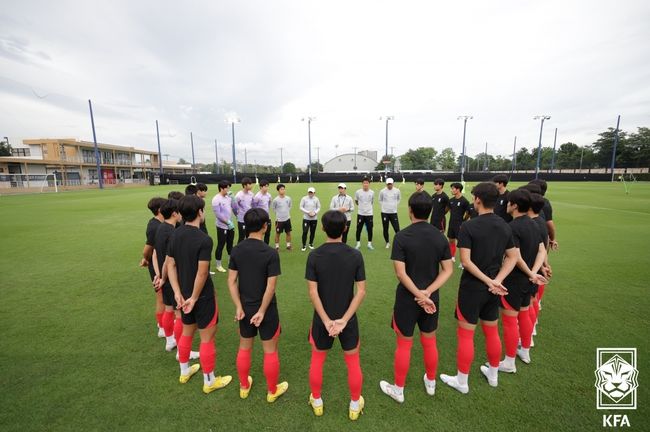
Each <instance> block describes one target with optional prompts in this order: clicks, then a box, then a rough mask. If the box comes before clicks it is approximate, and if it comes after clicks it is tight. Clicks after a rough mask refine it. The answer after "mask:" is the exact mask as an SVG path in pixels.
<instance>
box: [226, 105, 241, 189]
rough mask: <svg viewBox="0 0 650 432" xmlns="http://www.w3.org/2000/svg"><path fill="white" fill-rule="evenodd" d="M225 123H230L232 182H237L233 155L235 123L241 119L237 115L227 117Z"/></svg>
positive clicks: (235, 163) (235, 160) (235, 159)
mask: <svg viewBox="0 0 650 432" xmlns="http://www.w3.org/2000/svg"><path fill="white" fill-rule="evenodd" d="M226 123H230V127H231V130H232V178H233V183H234V184H236V183H237V157H236V156H235V123H241V119H240V118H239V117H235V116H232V117H228V118H227V119H226Z"/></svg>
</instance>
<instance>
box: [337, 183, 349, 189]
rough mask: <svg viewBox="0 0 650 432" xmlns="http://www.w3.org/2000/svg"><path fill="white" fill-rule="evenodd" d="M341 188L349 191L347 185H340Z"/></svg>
mask: <svg viewBox="0 0 650 432" xmlns="http://www.w3.org/2000/svg"><path fill="white" fill-rule="evenodd" d="M339 188H343V189H347V188H348V187H347V186H346V185H345V183H339Z"/></svg>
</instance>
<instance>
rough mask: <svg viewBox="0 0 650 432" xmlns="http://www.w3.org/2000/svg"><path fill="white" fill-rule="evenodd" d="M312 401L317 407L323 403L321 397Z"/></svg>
mask: <svg viewBox="0 0 650 432" xmlns="http://www.w3.org/2000/svg"><path fill="white" fill-rule="evenodd" d="M313 403H314V406H316V407H319V406H321V405H323V399H322V398H318V399H314V402H313Z"/></svg>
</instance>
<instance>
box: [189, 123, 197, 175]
mask: <svg viewBox="0 0 650 432" xmlns="http://www.w3.org/2000/svg"><path fill="white" fill-rule="evenodd" d="M190 143H191V145H192V173H193V174H196V168H195V167H196V161H195V160H194V135H192V132H190Z"/></svg>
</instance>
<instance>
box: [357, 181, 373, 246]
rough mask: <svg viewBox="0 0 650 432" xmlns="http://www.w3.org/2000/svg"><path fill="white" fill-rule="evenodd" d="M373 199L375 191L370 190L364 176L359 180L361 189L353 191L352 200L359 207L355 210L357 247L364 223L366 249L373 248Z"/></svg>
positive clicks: (359, 243)
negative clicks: (366, 234) (366, 235)
mask: <svg viewBox="0 0 650 432" xmlns="http://www.w3.org/2000/svg"><path fill="white" fill-rule="evenodd" d="M374 201H375V192H374V191H372V190H370V180H368V177H364V178H363V180H362V181H361V189H359V190H357V191H356V192H355V193H354V202H355V204H356V205H357V207H358V209H359V210H358V212H357V233H356V234H357V246H356V248H357V249H359V248H360V247H361V231H362V230H363V226H364V225H365V226H366V231H367V232H368V249H370V250H373V249H374V248H373V247H372V227H373V225H374V224H373V217H372V205H373V203H374Z"/></svg>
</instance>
